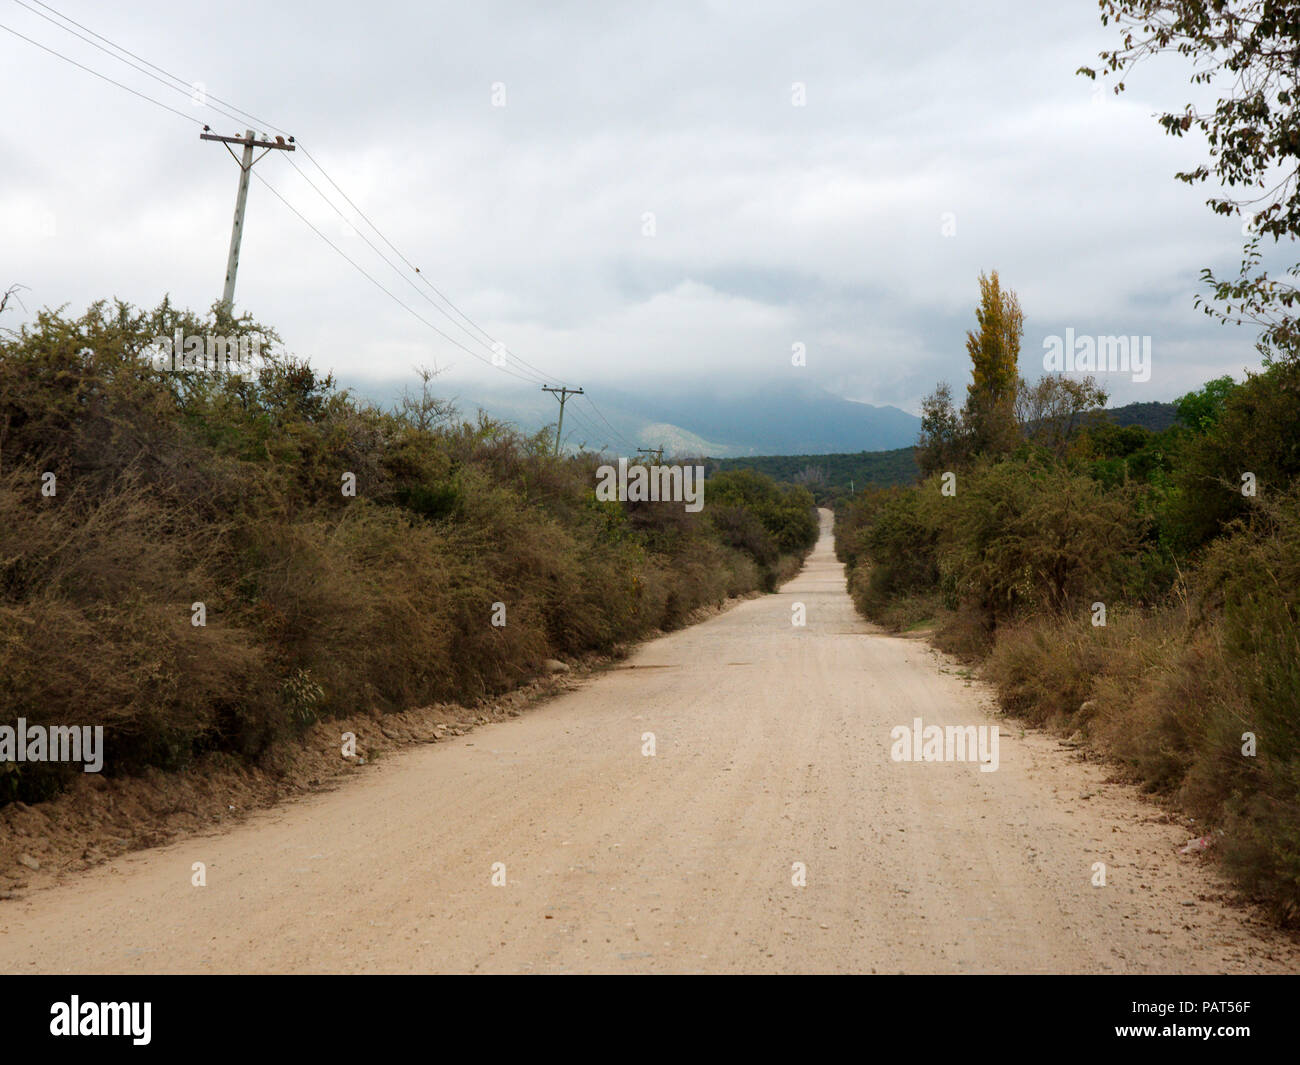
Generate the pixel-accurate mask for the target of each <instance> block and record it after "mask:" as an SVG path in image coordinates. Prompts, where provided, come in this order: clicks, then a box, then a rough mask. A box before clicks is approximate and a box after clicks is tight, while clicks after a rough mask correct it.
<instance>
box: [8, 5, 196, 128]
mask: <svg viewBox="0 0 1300 1065" xmlns="http://www.w3.org/2000/svg"><path fill="white" fill-rule="evenodd" d="M0 30H6V31H7V32H9V33H12V34H13V35H14V36H15V37H21V38H22V39H23V40H24V41H26V42H27V43H28V44H34V45H36V47H37V48H39V49H40V50H41V51H43V52H49V53H50V55H52V56H57V57H58V58H59V59H62V60H63V61H64V62H65V63H71V64H72V65H73V66H74V67H79V68H81V69H82V70H84V71H85V72H86V73H87V74H93V75H94V76H95V77H97V78H99V79H100V80H101V81H106V82H108V83H109V84H110V85H116V86H117V87H118V88H119V89H125V90H126V91H127V92H129V93H130V94H131V95H132V96H138V97H140V99H141V100H144V101H146V102H147V103H151V104H154V105H156V106H158V107H161V108H162V109H163V110H164V111H170V112H171V113H172V114H173V115H179V116H180V117H181V118H183V119H185V121H186V122H196V123H198V124H199V125H200V126H201V125H203V120H202V119H201V118H197V117H195V116H194V115H187V114H186V113H185V112H184V111H178V110H176V108H174V107H169V106H168V105H167V104H165V103H163V102H162V101H161V100H155V99H154V98H153V97H152V96H146V95H145V94H144V93H142V92H138V91H137V90H135V89H133V88H131V86H129V85H123V84H122V83H121V82H120V81H114V80H113V79H112V78H110V77H109V76H108V75H107V74H101V73H100V72H99V71H98V70H92V69H91V68H90V67H88V66H86V65H85V64H84V63H78V62H77V61H76V60H75V59H70V58H69V57H68V56H66V55H64V54H63V53H62V52H56V51H55V50H54V49H53V48H48V47H46V46H45V45H43V44H41V42H40V41H34V40H32V39H31V38H30V37H28V36H26V35H24V34H21V33H19V32H18V31H17V30H15V29H12V28H10V27H9V26H5V25H4V24H2V23H0Z"/></svg>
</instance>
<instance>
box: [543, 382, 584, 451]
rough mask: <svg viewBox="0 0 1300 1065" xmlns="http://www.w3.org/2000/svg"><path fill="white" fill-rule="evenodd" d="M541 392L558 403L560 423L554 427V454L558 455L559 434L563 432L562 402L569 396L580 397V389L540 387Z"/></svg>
mask: <svg viewBox="0 0 1300 1065" xmlns="http://www.w3.org/2000/svg"><path fill="white" fill-rule="evenodd" d="M542 391H543V392H550V393H551V394H552V395H553V396H555V397H556V399H558V400H559V401H560V422H559V424H558V425H556V427H555V454H557V455H558V454H559V453H560V433H561V432H563V430H564V401H565V400H567V399H568V398H569V397H570V396H580V395H582V389H581V388H567V387H565V386H563V385H561V386H560V387H559V388H552V387H551V386H550V385H542Z"/></svg>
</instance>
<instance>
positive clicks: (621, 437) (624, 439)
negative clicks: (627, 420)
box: [583, 393, 636, 447]
mask: <svg viewBox="0 0 1300 1065" xmlns="http://www.w3.org/2000/svg"><path fill="white" fill-rule="evenodd" d="M583 399H585V400H586V401H587V404H588V405H589V406H590V407H591V409H592V410H594V411H595V412H596V414H597V416H598V417H599V418H600V420H601V421H602V422H604V423H605V424H606V425H608V426H609V431H610V432H611V433H613V434H614V435H615V436H616V437H618V439H619V440H621V441H622V442H623V443H624V444H626V445H627V446H628V447H635V446H636V445H635V444H634V443H632V441H631V440H629V439H628V438H627V437H625V436H624V435H623V434H622V433H620V432H619V431H618V430H617V429H615V428H614V426H613V425H611V424H610V421H609V419H608V418H606V417H605V415H604V414H602V413H601V411H600V408H599V407H597V406H596V401H595V400H593V399H592V398H591V397H590V396H588V395H586V394H585V393H584V394H583Z"/></svg>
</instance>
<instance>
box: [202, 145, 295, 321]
mask: <svg viewBox="0 0 1300 1065" xmlns="http://www.w3.org/2000/svg"><path fill="white" fill-rule="evenodd" d="M209 128H210V127H208V126H204V127H203V132H202V133H200V134H199V140H204V141H220V142H221V143H222V144H224V145H225V146H226V151H228V152H230V158H232V159H234V160H235V162H237V163H238V164H239V192H238V194H237V195H236V196H235V222H234V225H232V226H231V227H230V254H229V256H227V258H226V287H225V289H224V290H223V291H222V293H221V306H222V308H223V309H224V310H225V312H226V313H227V314H229V313H230V311H231V308H232V307H234V305H235V273H236V271H238V269H239V242H240V240H241V238H242V237H243V235H244V205H245V204H246V203H248V178H249V175H250V174H252V172H253V164H254V163H256V162H258V160H260V159H262V158H264V157H265V156H266V152H269V151H273V150H274V151H281V152H291V151H293V150H294V146H293V138H292V137H290V138H289V139H288V140H287V141H286V140H285V139H284V138H283V137H276V138H275V140H273V141H268V140H261V141H260V140H258V139H257V138H256V137H255V136H254V135H253V131H252V130H251V129H247V130H244V135H243V136H242V137H220V136H218V135H217V134H215V133H209V132H208V129H209ZM232 144H242V145H243V146H244V157H243V158H242V159H239V158H237V157H236V156H235V153H234V152H233V151H230V146H231V145H232ZM254 148H265V149H266V152H263V153H262V154H261V155H259V156H258V157H257V159H254V158H253V149H254Z"/></svg>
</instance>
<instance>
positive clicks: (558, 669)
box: [542, 658, 569, 673]
mask: <svg viewBox="0 0 1300 1065" xmlns="http://www.w3.org/2000/svg"><path fill="white" fill-rule="evenodd" d="M542 665H544V666H545V667H546V671H547V672H548V673H567V672H569V667H568V666H567V665H566V664H565V663H563V662H561V661H560V660H559V659H558V658H548V659H547V660H546V661H545V662H543V663H542Z"/></svg>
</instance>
